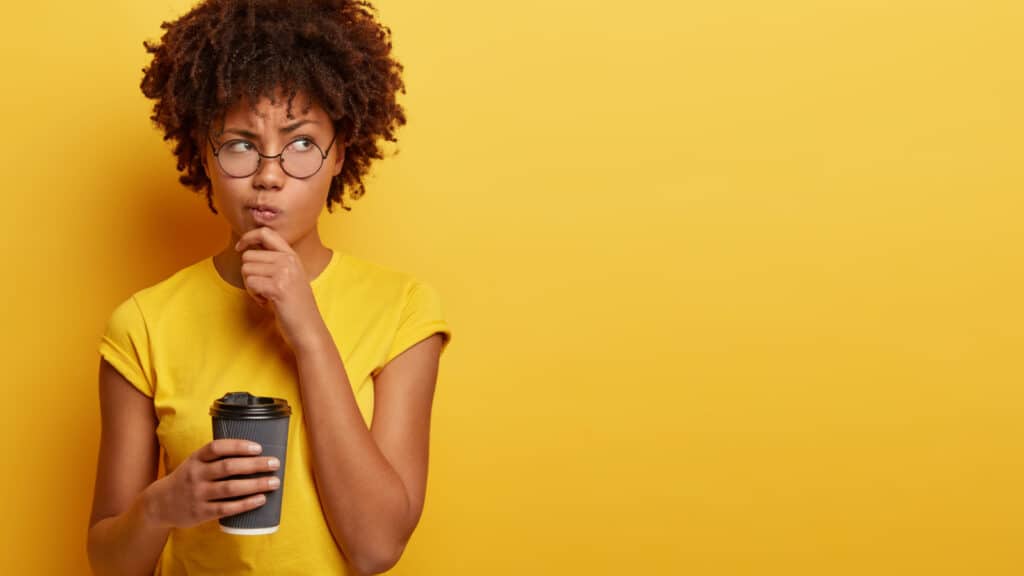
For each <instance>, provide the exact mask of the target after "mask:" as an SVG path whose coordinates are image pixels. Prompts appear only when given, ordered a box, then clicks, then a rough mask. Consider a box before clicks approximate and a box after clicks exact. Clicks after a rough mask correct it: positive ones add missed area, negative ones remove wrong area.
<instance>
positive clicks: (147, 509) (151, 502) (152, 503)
mask: <svg viewBox="0 0 1024 576" xmlns="http://www.w3.org/2000/svg"><path fill="white" fill-rule="evenodd" d="M157 482H159V481H157ZM157 482H154V483H152V484H150V485H149V486H147V487H146V488H145V489H144V490H143V491H142V492H140V493H139V496H138V498H136V500H135V507H136V511H137V513H138V515H139V518H140V519H141V520H142V522H143V524H144V525H145V526H146V527H149V528H158V529H166V528H170V527H171V526H170V525H169V524H167V523H166V522H164V520H163V518H162V514H161V509H162V507H161V505H160V497H159V486H158V485H157Z"/></svg>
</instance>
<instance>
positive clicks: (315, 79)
mask: <svg viewBox="0 0 1024 576" xmlns="http://www.w3.org/2000/svg"><path fill="white" fill-rule="evenodd" d="M163 27H164V28H165V30H166V32H165V33H164V36H163V38H162V39H161V42H160V43H157V44H149V43H147V44H146V48H147V50H148V51H149V52H150V53H151V54H153V60H152V62H151V64H150V65H149V66H148V67H147V68H146V69H145V70H144V78H143V81H142V89H143V92H144V93H145V95H146V96H147V97H149V98H153V99H154V100H155V104H154V114H153V117H152V118H153V120H154V121H155V122H156V123H157V124H158V125H159V126H160V127H161V128H162V129H163V130H164V133H165V139H169V140H173V141H174V143H175V154H176V156H177V159H178V168H179V170H181V171H182V172H183V174H182V176H181V181H182V182H183V183H184V184H186V185H188V186H190V187H191V188H193V189H195V190H197V191H200V192H205V195H206V198H207V204H208V206H209V209H210V210H212V211H213V212H214V213H215V214H219V215H221V216H222V217H223V218H224V220H226V222H227V224H228V226H229V229H230V239H229V241H228V243H227V245H226V247H225V248H224V249H223V250H222V251H220V252H219V253H218V254H216V255H213V256H212V257H210V258H205V259H203V260H201V261H199V262H196V263H194V264H192V265H190V266H188V267H186V268H184V269H182V270H180V271H178V272H177V273H175V274H173V275H172V276H170V277H168V278H167V279H165V280H163V281H161V282H159V283H157V284H156V285H153V286H150V287H147V288H145V289H143V290H140V291H138V292H136V293H135V294H133V295H132V296H131V297H130V298H128V299H127V300H125V301H124V302H123V303H122V304H121V305H120V306H118V307H117V308H116V309H115V310H114V312H113V314H112V315H111V318H110V321H109V323H108V326H107V329H106V333H105V335H104V337H103V339H102V341H101V342H100V346H99V349H100V353H101V362H100V374H99V385H100V405H101V412H102V422H103V424H102V438H101V443H100V455H99V464H98V469H97V480H96V491H95V496H94V501H93V513H92V518H91V521H90V528H89V542H88V552H89V558H90V563H91V565H92V567H93V570H94V571H95V572H96V573H97V574H152V573H154V572H155V573H157V574H165V575H177V574H192V575H195V574H219V575H226V574H276V575H284V574H303V575H306V576H308V575H310V574H352V573H355V574H370V573H378V572H382V571H384V570H386V569H388V568H390V567H391V566H392V565H394V564H395V562H397V560H398V559H399V557H400V556H401V554H402V551H403V549H404V547H405V544H406V542H407V541H408V539H409V537H410V535H411V534H412V532H413V529H414V528H415V526H416V524H417V522H418V520H419V517H420V513H421V511H422V509H423V499H424V493H425V489H426V476H427V448H428V434H429V428H430V410H431V404H432V401H433V391H434V385H435V382H436V378H437V371H438V362H439V357H440V355H441V353H442V351H443V349H444V348H445V347H446V345H447V343H448V342H449V340H450V338H451V331H450V329H449V327H448V325H447V323H446V322H445V320H444V318H443V315H442V312H441V307H440V303H439V298H438V295H437V293H436V292H435V291H434V290H433V289H432V288H431V287H430V286H429V285H427V284H425V283H423V282H420V281H417V280H416V279H414V278H412V277H410V276H409V275H407V274H403V273H400V272H397V271H392V270H389V269H386V268H383V267H380V266H376V265H374V264H371V263H370V262H366V261H363V260H360V259H358V258H356V257H354V256H352V255H350V254H345V253H343V252H342V251H340V250H337V249H331V248H328V247H327V246H324V244H323V243H322V242H321V239H320V236H319V232H318V229H317V219H318V217H319V215H320V213H321V212H322V210H323V208H324V206H326V207H327V209H328V211H331V208H332V205H333V204H334V203H335V202H338V203H340V204H341V205H342V207H343V208H345V209H346V210H347V209H349V208H348V207H346V206H345V205H344V202H343V198H342V197H343V195H344V193H345V191H346V190H347V191H349V192H350V194H351V195H352V196H353V197H354V198H358V197H359V196H361V195H362V193H363V192H364V188H363V184H362V177H363V176H364V175H365V174H366V172H367V170H368V169H369V167H370V164H371V161H372V160H374V159H377V158H381V157H382V154H381V152H380V149H379V148H378V142H379V141H380V140H388V141H395V135H394V131H395V130H396V129H397V128H398V127H399V126H401V125H403V124H404V123H405V116H404V111H403V109H402V107H401V106H400V105H398V104H397V102H396V94H397V93H398V92H401V91H404V87H403V83H402V80H401V75H400V74H401V71H402V67H401V65H400V64H399V63H397V62H396V61H395V60H394V59H393V58H392V56H391V44H390V31H389V30H388V29H387V28H386V27H383V26H381V25H380V24H379V23H378V22H377V21H376V20H375V18H374V14H373V9H372V7H371V6H370V5H369V4H367V3H365V2H358V1H319V2H317V1H308V0H307V1H294V0H293V1H276V2H270V1H258V0H253V1H234V0H209V1H206V2H203V3H202V4H200V5H198V6H196V7H195V8H193V9H192V10H191V11H190V12H189V13H187V14H186V15H184V16H182V17H181V18H180V19H178V20H176V21H174V22H171V23H164V25H163ZM240 390H245V391H248V392H251V393H253V394H256V395H260V396H273V397H279V398H285V399H286V400H288V402H289V404H291V405H292V408H293V412H292V418H291V421H292V426H291V428H290V432H289V440H288V457H287V459H286V463H285V468H286V470H285V478H286V483H287V490H285V491H284V492H283V494H282V496H283V505H282V516H281V524H280V529H279V530H278V531H277V532H275V533H273V534H270V535H265V536H237V535H232V534H227V533H225V532H222V531H221V530H220V529H219V527H218V519H219V518H221V517H224V516H229V515H234V514H238V513H240V512H243V511H246V510H251V509H254V508H257V507H259V506H261V505H262V504H263V503H264V502H265V500H266V496H265V494H266V493H268V492H271V491H273V490H277V489H279V488H280V487H279V486H278V484H277V483H276V482H275V479H274V477H273V474H272V473H273V471H274V470H275V469H276V467H277V466H279V465H280V462H278V461H277V460H276V459H274V458H272V457H264V456H260V455H259V454H260V451H261V447H260V446H258V445H255V444H254V443H251V442H246V441H243V440H231V439H221V440H216V441H211V438H212V432H211V424H210V416H209V407H210V404H211V403H212V402H213V400H215V399H216V398H219V397H221V396H223V395H224V394H225V393H227V392H232V391H240ZM371 424H372V425H371ZM161 455H162V457H163V463H164V467H165V469H166V471H167V472H166V474H164V475H163V476H162V477H158V468H159V467H158V462H159V460H160V458H161ZM237 475H255V476H250V477H247V478H243V479H238V478H229V477H236V476H237Z"/></svg>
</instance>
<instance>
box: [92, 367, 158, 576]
mask: <svg viewBox="0 0 1024 576" xmlns="http://www.w3.org/2000/svg"><path fill="white" fill-rule="evenodd" d="M100 413H101V416H102V420H103V425H102V432H101V436H100V453H99V463H98V465H97V468H96V488H95V491H94V494H93V504H92V517H91V518H90V520H89V541H88V551H89V563H90V564H91V565H92V569H93V572H94V573H95V574H97V575H103V574H125V575H132V574H152V573H153V570H154V568H155V567H156V561H157V558H158V557H159V556H160V552H161V550H163V547H164V543H165V542H166V541H167V535H168V533H169V532H170V529H169V528H165V527H160V526H157V525H155V524H154V523H153V522H151V521H149V520H148V518H147V514H146V510H145V509H144V508H145V507H144V505H143V499H142V498H141V497H140V495H141V493H142V491H143V490H144V489H145V488H146V487H147V486H149V485H150V484H151V483H153V481H154V480H156V476H157V465H158V458H159V456H160V447H159V444H158V443H157V439H156V424H157V420H156V415H155V413H154V412H153V402H152V400H151V399H149V398H147V397H146V396H145V395H143V394H142V393H141V392H139V391H138V390H136V389H135V387H133V386H132V385H131V384H130V383H129V382H128V381H127V380H125V378H124V377H123V376H121V374H120V373H118V372H117V370H115V369H114V367H113V366H111V365H110V364H108V363H107V362H106V361H105V360H101V362H100Z"/></svg>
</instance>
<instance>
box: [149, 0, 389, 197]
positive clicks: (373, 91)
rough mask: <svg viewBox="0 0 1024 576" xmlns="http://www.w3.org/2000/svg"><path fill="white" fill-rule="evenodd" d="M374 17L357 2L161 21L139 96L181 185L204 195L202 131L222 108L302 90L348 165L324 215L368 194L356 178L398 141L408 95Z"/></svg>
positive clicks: (253, 8)
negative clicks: (169, 143)
mask: <svg viewBox="0 0 1024 576" xmlns="http://www.w3.org/2000/svg"><path fill="white" fill-rule="evenodd" d="M376 15H377V10H376V8H374V7H373V6H372V5H371V4H370V3H369V2H365V1H360V0H205V1H204V2H202V3H200V4H199V5H197V6H195V7H194V8H193V9H192V10H191V11H189V12H188V13H187V14H185V15H184V16H182V17H181V18H179V19H178V20H175V21H173V22H164V23H163V24H161V28H163V29H164V30H165V32H164V34H163V37H162V38H161V40H160V41H159V42H158V43H154V42H149V41H147V42H144V43H143V45H144V46H145V48H146V51H147V52H149V53H150V54H153V60H152V62H151V63H150V64H149V66H147V67H145V68H143V70H142V71H143V73H144V77H143V79H142V92H143V94H145V95H146V97H148V98H152V99H154V100H155V103H154V105H153V115H152V116H151V117H150V118H151V119H152V120H153V121H154V122H155V123H156V124H157V125H158V126H160V128H162V129H163V131H164V140H174V142H175V146H174V154H175V155H176V156H177V158H178V170H179V171H180V172H183V173H182V175H181V177H180V178H179V179H180V181H181V183H182V184H185V185H186V186H188V187H190V188H192V189H193V190H195V191H196V192H203V191H205V192H206V201H207V204H208V205H209V207H210V210H211V211H213V213H214V214H216V213H217V210H216V208H214V206H213V195H212V189H211V184H210V178H209V176H208V175H207V173H206V170H205V167H204V166H203V163H202V153H203V146H205V145H206V136H205V135H206V133H207V130H209V129H210V127H211V126H213V123H214V122H215V121H216V120H217V119H219V118H221V117H222V116H223V114H224V113H225V111H226V110H227V109H228V108H230V107H231V106H232V105H234V104H235V103H236V102H239V101H241V100H242V99H243V98H244V99H247V100H248V101H249V102H250V103H253V104H252V105H253V106H254V107H255V102H258V101H259V100H260V99H261V98H262V97H266V98H269V99H271V101H272V102H274V98H275V96H276V91H277V90H281V94H283V95H285V96H287V99H288V110H287V113H288V116H289V117H292V100H293V99H294V98H295V96H296V94H297V93H299V92H301V93H303V94H306V95H308V96H309V97H311V98H312V100H313V101H315V102H316V103H317V104H319V105H320V106H322V107H323V109H324V110H325V111H326V112H327V115H328V116H330V118H331V120H332V121H333V123H334V129H335V130H336V132H337V133H338V134H339V135H340V136H341V137H342V138H343V141H344V145H345V161H344V164H343V166H342V170H341V173H340V174H338V176H336V177H334V179H333V180H332V181H331V189H330V192H329V193H328V195H327V210H328V212H331V211H332V203H334V202H338V203H339V204H341V207H342V208H344V209H345V210H351V208H349V207H348V206H346V205H345V202H344V200H343V196H344V191H345V188H346V187H348V189H349V192H350V195H351V196H352V198H353V199H358V198H359V197H360V196H362V195H363V194H364V193H365V192H366V189H365V187H364V185H363V176H364V175H365V174H366V173H367V171H368V170H369V168H370V164H371V162H372V161H373V160H374V159H379V158H383V154H382V150H381V149H380V147H379V146H378V143H379V141H381V140H386V141H389V142H397V138H396V137H395V131H396V130H397V129H398V127H399V126H402V125H404V124H405V111H404V109H403V108H402V106H401V105H399V104H398V102H397V101H396V97H397V93H399V92H401V93H403V94H404V93H405V85H404V83H403V81H402V77H401V73H402V65H401V64H400V63H399V62H397V61H396V60H395V59H394V58H393V57H392V55H391V30H390V28H388V27H386V26H383V25H382V24H380V23H379V22H378V21H377V19H376Z"/></svg>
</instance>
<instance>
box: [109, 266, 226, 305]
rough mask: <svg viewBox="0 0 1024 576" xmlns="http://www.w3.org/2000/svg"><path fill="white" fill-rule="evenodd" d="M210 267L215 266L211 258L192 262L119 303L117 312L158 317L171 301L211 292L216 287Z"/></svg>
mask: <svg viewBox="0 0 1024 576" xmlns="http://www.w3.org/2000/svg"><path fill="white" fill-rule="evenodd" d="M208 267H209V268H211V269H212V265H211V264H210V262H209V259H208V258H204V259H202V260H199V261H196V262H193V263H191V264H188V265H187V266H184V267H183V268H180V269H178V270H176V271H175V272H173V273H171V274H169V275H167V276H165V277H164V278H162V279H160V280H159V281H157V282H154V283H152V284H150V285H148V286H144V287H143V288H140V289H138V290H136V291H135V292H132V293H131V294H130V295H129V296H128V297H127V298H125V299H124V300H122V301H121V302H120V303H119V304H118V305H117V307H116V308H115V310H114V313H113V314H114V315H115V316H118V315H120V316H125V315H138V316H141V317H146V318H147V319H148V318H152V317H155V316H158V315H159V314H160V312H161V311H162V310H164V309H165V308H167V307H168V305H169V304H171V303H174V302H180V301H182V300H194V298H195V296H196V295H198V294H202V293H204V292H205V293H209V292H210V288H211V287H215V286H211V284H210V283H209V278H208V277H207V276H208V274H209V271H208V270H207V268H208Z"/></svg>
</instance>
